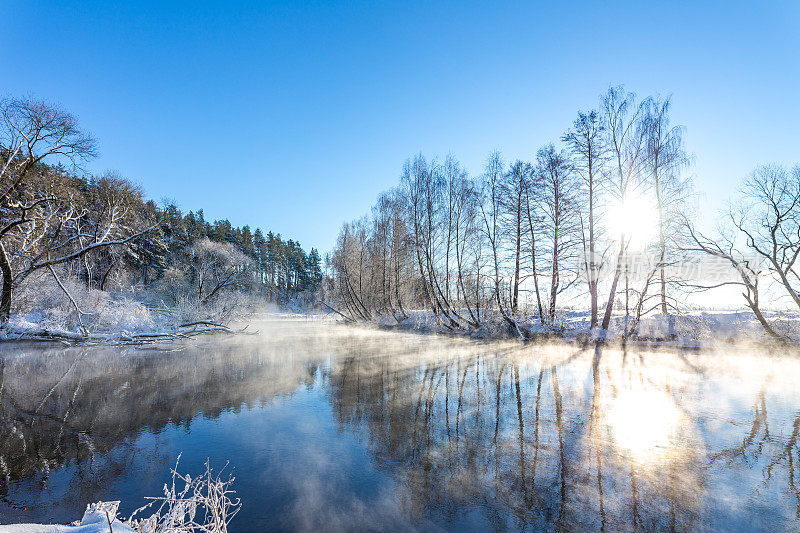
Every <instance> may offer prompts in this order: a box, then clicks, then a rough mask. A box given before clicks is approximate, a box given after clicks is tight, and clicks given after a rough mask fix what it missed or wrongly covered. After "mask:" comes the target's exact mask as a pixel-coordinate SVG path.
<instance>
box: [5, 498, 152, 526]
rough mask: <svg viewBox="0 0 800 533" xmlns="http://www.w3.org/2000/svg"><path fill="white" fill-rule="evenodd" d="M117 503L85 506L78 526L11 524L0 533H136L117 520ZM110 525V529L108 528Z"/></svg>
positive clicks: (99, 503)
mask: <svg viewBox="0 0 800 533" xmlns="http://www.w3.org/2000/svg"><path fill="white" fill-rule="evenodd" d="M118 509H119V502H98V503H93V504H90V505H89V506H87V508H86V512H85V513H84V514H83V518H82V519H81V521H80V524H78V525H75V526H62V525H53V524H49V525H47V524H12V525H8V526H0V533H110V532H111V531H112V530H113V533H136V530H135V529H133V528H131V527H130V526H128V525H126V524H124V523H122V522H120V521H119V520H118V519H117V510H118ZM109 525H110V527H109Z"/></svg>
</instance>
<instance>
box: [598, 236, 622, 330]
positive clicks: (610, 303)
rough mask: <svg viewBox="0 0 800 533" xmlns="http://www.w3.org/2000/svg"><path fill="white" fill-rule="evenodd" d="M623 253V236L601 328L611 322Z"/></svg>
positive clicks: (606, 326) (604, 327) (606, 327)
mask: <svg viewBox="0 0 800 533" xmlns="http://www.w3.org/2000/svg"><path fill="white" fill-rule="evenodd" d="M624 254H625V241H624V236H623V237H621V238H620V244H619V254H617V266H616V268H615V269H614V280H613V281H612V282H611V292H610V293H609V295H608V302H606V312H605V314H604V315H603V324H602V325H601V326H600V327H601V329H608V325H609V324H610V323H611V311H612V309H613V308H614V299H615V298H616V297H617V283H619V275H620V272H621V266H622V258H623V256H624Z"/></svg>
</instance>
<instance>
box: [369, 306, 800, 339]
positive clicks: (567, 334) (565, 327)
mask: <svg viewBox="0 0 800 533" xmlns="http://www.w3.org/2000/svg"><path fill="white" fill-rule="evenodd" d="M764 314H765V315H766V316H767V318H768V319H769V320H770V321H772V322H774V323H775V324H777V325H779V326H780V328H781V331H782V333H785V334H786V335H787V336H788V337H789V338H791V339H794V340H798V339H800V314H799V313H792V312H789V311H773V312H765V313H764ZM408 315H409V316H408V318H406V319H405V320H402V321H400V322H397V321H396V320H395V319H394V317H392V316H381V317H380V318H379V319H377V320H376V321H375V324H376V325H378V326H380V327H385V328H398V329H404V330H410V331H417V332H430V333H463V334H465V335H468V336H471V337H475V338H482V339H495V338H497V339H500V338H514V337H520V332H519V331H517V330H516V328H514V327H513V326H511V325H509V324H508V323H507V322H506V321H505V320H504V319H503V318H502V316H500V314H499V313H494V314H491V313H490V314H488V315H486V317H485V318H484V317H482V320H483V323H482V324H481V326H480V327H479V328H474V329H470V330H466V331H453V330H450V329H448V328H447V327H445V326H444V325H442V324H441V323H440V322H439V320H438V319H437V318H436V317H435V316H434V315H433V313H431V312H430V311H410V312H408ZM517 323H518V325H519V329H520V330H521V331H523V332H525V333H527V334H528V335H529V337H530V338H540V337H541V338H544V337H546V338H561V339H565V340H587V341H599V340H604V341H611V342H613V341H622V340H627V341H638V342H650V343H658V344H670V345H676V346H705V345H710V344H714V343H719V342H739V341H757V342H762V341H768V340H770V339H769V337H768V336H767V335H766V334H765V333H764V329H763V328H762V327H761V325H760V324H759V323H758V321H757V320H756V319H755V317H754V316H753V314H752V313H751V312H750V311H746V310H697V311H694V312H689V313H685V314H681V315H666V316H665V315H660V314H658V315H650V316H646V317H643V318H642V319H641V320H640V322H639V324H638V325H637V327H636V329H635V332H634V333H632V334H631V333H628V335H626V331H629V329H630V326H631V324H632V323H633V317H630V316H628V317H625V316H623V315H616V316H614V317H612V320H611V324H610V327H609V329H608V330H607V331H602V330H599V329H598V328H595V329H594V330H592V329H590V327H589V325H590V319H589V314H588V312H585V311H562V312H560V313H559V314H558V315H557V317H556V323H555V325H554V327H553V328H547V327H544V326H542V325H541V324H540V323H539V321H538V319H537V318H536V317H535V316H530V317H519V318H518V319H517Z"/></svg>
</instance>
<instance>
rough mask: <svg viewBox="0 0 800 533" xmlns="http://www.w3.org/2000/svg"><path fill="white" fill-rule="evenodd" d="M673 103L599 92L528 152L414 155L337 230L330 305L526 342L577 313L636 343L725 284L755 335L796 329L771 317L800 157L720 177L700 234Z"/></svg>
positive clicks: (369, 316) (795, 208) (593, 327)
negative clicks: (500, 333)
mask: <svg viewBox="0 0 800 533" xmlns="http://www.w3.org/2000/svg"><path fill="white" fill-rule="evenodd" d="M670 109H671V103H670V99H669V98H660V97H655V96H651V97H646V98H643V99H640V98H637V96H636V95H635V94H633V93H630V92H628V91H626V90H625V89H624V88H623V87H611V88H610V89H609V90H608V91H607V92H606V93H605V94H603V95H601V97H600V99H599V105H598V106H597V108H595V109H593V110H590V111H586V112H579V113H578V114H577V117H576V118H575V120H574V122H573V124H572V125H571V126H570V127H567V128H565V130H566V131H565V132H564V133H563V134H562V135H560V136H559V138H558V142H557V143H551V144H547V145H546V146H543V147H541V148H540V149H539V150H538V151H536V152H535V155H534V157H533V158H532V159H531V160H516V161H512V162H506V161H504V160H503V158H502V156H501V155H500V153H498V152H494V153H492V154H490V155H489V157H488V158H487V159H486V164H485V168H484V170H483V172H482V173H480V174H479V175H477V176H470V175H469V174H468V172H467V171H466V170H465V169H464V168H463V167H462V165H461V164H460V163H459V161H458V160H457V159H456V158H455V157H453V156H452V155H448V156H447V157H445V158H444V159H443V160H441V159H428V158H426V157H424V156H423V155H421V154H420V155H417V156H415V157H413V158H412V159H410V160H408V161H407V162H406V163H405V165H404V166H403V169H402V173H401V176H400V183H399V185H398V186H397V187H395V188H394V189H391V190H389V191H387V192H384V193H382V194H381V195H380V196H379V197H378V200H377V202H376V203H375V205H374V206H373V208H372V210H371V212H370V213H369V214H368V215H366V216H364V217H362V218H360V219H358V220H355V221H353V222H350V223H347V224H345V225H344V226H343V227H342V229H341V232H340V234H339V238H338V241H337V244H336V248H335V250H334V251H333V253H332V255H331V270H330V275H331V279H330V285H329V286H328V290H329V294H330V295H329V299H330V300H331V301H333V302H335V305H336V307H335V309H336V311H337V312H339V313H340V314H341V315H343V316H345V317H346V318H347V319H349V320H353V321H374V320H379V321H388V322H390V323H391V322H394V323H398V324H401V323H406V322H408V321H409V320H412V319H416V320H419V316H416V318H414V317H412V315H413V314H414V313H415V312H416V314H417V315H418V314H419V313H418V312H417V311H418V310H425V317H427V318H428V319H429V321H431V322H432V323H433V324H435V326H436V327H437V328H439V329H443V330H449V331H465V332H475V331H478V330H481V329H484V328H486V327H487V326H491V325H494V326H496V325H498V324H502V325H503V327H504V328H505V329H506V330H507V331H508V332H509V333H511V334H514V335H519V336H520V337H522V338H530V337H531V336H532V335H534V334H536V333H541V332H559V331H560V332H564V331H565V330H566V329H569V325H568V324H567V321H566V320H567V317H568V315H570V313H571V314H573V315H574V314H575V313H578V314H580V315H581V316H582V317H585V321H584V322H585V323H584V324H583V326H584V332H587V333H592V334H596V333H600V334H601V335H602V334H603V332H606V331H608V330H609V328H610V327H612V326H614V327H616V328H617V330H618V332H619V334H620V335H621V336H622V337H624V338H630V337H635V336H637V335H638V333H639V330H640V328H641V324H642V322H643V321H644V320H645V319H646V318H648V317H650V318H653V319H654V320H655V322H658V323H661V324H662V325H663V327H662V329H661V332H660V333H658V334H655V335H658V336H660V338H674V337H675V336H676V334H677V331H676V329H675V318H676V317H681V316H683V315H684V314H685V313H686V312H687V310H688V308H689V305H688V302H689V301H690V299H691V297H692V296H696V295H697V294H698V293H706V294H712V293H711V292H709V291H714V290H719V289H733V290H734V291H735V292H736V294H737V295H738V294H741V296H740V298H741V300H740V301H741V304H742V306H744V307H746V308H747V309H748V310H749V312H751V316H752V317H753V318H754V319H755V321H756V323H757V326H756V328H757V329H759V330H761V332H762V334H764V333H765V334H766V335H768V336H769V337H773V338H779V339H787V338H796V337H797V331H796V330H797V327H796V325H793V324H790V323H788V322H787V321H786V320H785V318H786V317H785V316H784V315H781V316H778V317H775V316H773V315H771V314H770V312H768V311H769V310H772V309H775V308H778V307H781V308H785V309H789V310H792V309H793V310H794V311H795V312H796V311H797V310H798V307H800V297H799V296H798V294H800V271H798V269H797V258H798V256H800V166H796V167H794V168H793V169H786V168H784V167H782V166H779V165H764V166H761V167H759V168H757V169H756V170H754V171H753V172H752V173H751V174H750V175H749V176H748V177H747V178H746V179H745V180H744V181H743V182H742V183H741V184H739V183H738V182H739V179H738V177H733V176H731V177H730V182H731V188H732V189H735V188H737V187H738V190H737V193H736V194H737V196H736V198H735V199H734V200H733V201H732V203H731V205H730V207H729V210H728V211H727V212H725V213H723V214H721V215H716V214H714V216H713V218H714V219H715V220H716V222H717V226H718V230H717V231H716V232H714V233H709V234H707V233H708V232H706V231H702V230H701V229H700V228H701V226H700V225H698V224H697V220H698V218H699V214H700V213H701V212H702V210H703V209H702V208H703V206H702V205H701V203H700V201H699V197H698V195H697V193H696V191H695V190H694V187H693V183H692V180H691V179H690V172H689V171H690V167H691V161H692V157H691V156H690V154H689V152H688V150H687V148H686V146H685V142H684V129H683V128H682V127H681V126H676V125H673V124H672V123H671V121H670ZM745 173H746V170H745V171H743V175H744V174H745ZM706 301H709V302H713V296H711V297H709V298H708V299H707V300H706ZM412 311H413V312H412ZM422 320H423V322H424V321H425V319H424V318H423V319H422ZM412 321H413V320H412ZM697 327H698V326H697V325H696V324H691V323H687V324H685V329H687V330H688V329H692V328H694V329H697ZM650 335H654V334H650Z"/></svg>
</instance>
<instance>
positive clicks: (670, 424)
mask: <svg viewBox="0 0 800 533" xmlns="http://www.w3.org/2000/svg"><path fill="white" fill-rule="evenodd" d="M608 423H609V427H610V429H611V436H612V437H613V439H614V441H615V442H616V443H617V445H618V446H620V447H621V448H623V449H624V450H626V451H627V452H628V453H630V455H631V456H632V458H633V459H634V460H636V461H637V462H640V463H655V462H658V461H659V460H662V459H663V458H664V456H665V455H666V454H667V452H668V450H669V448H670V444H671V441H672V440H673V439H674V438H675V436H676V433H677V430H678V428H679V423H680V413H679V411H678V410H677V409H676V407H675V405H674V403H673V401H672V399H671V398H670V397H669V396H668V395H667V394H666V393H665V392H662V391H659V390H643V389H640V390H628V391H624V392H622V393H621V394H620V395H619V396H617V398H615V399H614V400H613V401H612V403H611V405H610V409H609V414H608Z"/></svg>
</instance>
